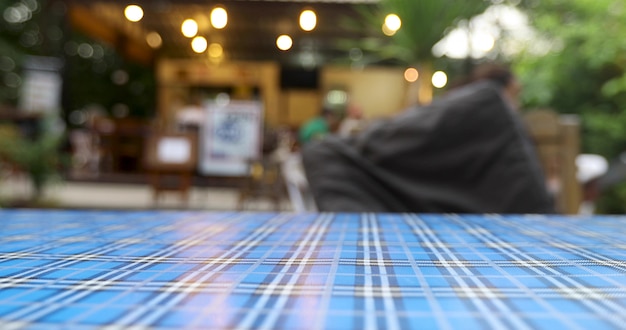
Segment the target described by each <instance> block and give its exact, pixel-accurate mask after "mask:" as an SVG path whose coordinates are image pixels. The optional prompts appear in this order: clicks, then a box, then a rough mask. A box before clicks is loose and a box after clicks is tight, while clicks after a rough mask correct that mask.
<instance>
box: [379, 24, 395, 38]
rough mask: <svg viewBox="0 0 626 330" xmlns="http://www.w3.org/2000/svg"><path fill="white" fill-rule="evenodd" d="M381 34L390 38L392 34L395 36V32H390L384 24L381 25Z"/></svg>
mask: <svg viewBox="0 0 626 330" xmlns="http://www.w3.org/2000/svg"><path fill="white" fill-rule="evenodd" d="M382 30H383V33H384V34H385V35H386V36H388V37H391V36H393V35H394V34H396V32H397V31H394V30H391V29H390V28H389V27H387V25H386V24H384V23H383V27H382Z"/></svg>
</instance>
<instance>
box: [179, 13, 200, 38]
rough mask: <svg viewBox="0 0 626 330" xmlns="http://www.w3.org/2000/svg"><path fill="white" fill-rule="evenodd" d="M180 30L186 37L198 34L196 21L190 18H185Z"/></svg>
mask: <svg viewBox="0 0 626 330" xmlns="http://www.w3.org/2000/svg"><path fill="white" fill-rule="evenodd" d="M180 31H181V32H182V33H183V35H184V36H185V37H187V38H193V37H195V36H196V34H198V23H196V21H194V20H193V19H191V18H188V19H186V20H185V21H184V22H183V25H181V26H180Z"/></svg>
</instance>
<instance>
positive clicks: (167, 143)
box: [157, 137, 191, 164]
mask: <svg viewBox="0 0 626 330" xmlns="http://www.w3.org/2000/svg"><path fill="white" fill-rule="evenodd" d="M157 158H158V159H159V160H160V161H161V162H163V163H169V164H184V163H185V162H188V161H189V159H190V158H191V145H190V144H189V140H187V139H185V138H179V137H164V138H162V139H161V140H160V141H159V144H158V146H157Z"/></svg>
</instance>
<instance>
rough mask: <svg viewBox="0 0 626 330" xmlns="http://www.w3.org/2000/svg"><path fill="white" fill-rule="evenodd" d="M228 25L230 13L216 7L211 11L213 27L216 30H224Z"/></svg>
mask: <svg viewBox="0 0 626 330" xmlns="http://www.w3.org/2000/svg"><path fill="white" fill-rule="evenodd" d="M226 24H228V13H227V12H226V9H224V8H222V7H215V8H213V10H212V11H211V26H213V27H214V28H216V29H218V30H219V29H223V28H224V27H226Z"/></svg>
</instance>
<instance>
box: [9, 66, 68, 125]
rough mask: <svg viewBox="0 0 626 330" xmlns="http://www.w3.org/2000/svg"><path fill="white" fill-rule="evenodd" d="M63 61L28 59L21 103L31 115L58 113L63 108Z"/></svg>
mask: <svg viewBox="0 0 626 330" xmlns="http://www.w3.org/2000/svg"><path fill="white" fill-rule="evenodd" d="M61 67H62V64H61V61H60V60H58V59H56V58H51V57H36V56H31V57H28V58H27V60H26V62H25V64H24V68H25V72H24V82H23V84H22V90H21V92H22V93H21V96H20V101H19V103H20V104H19V106H20V109H22V110H23V111H26V112H29V113H55V114H56V113H57V112H58V111H59V109H60V108H61V87H62V84H63V80H62V79H61V74H60V70H61Z"/></svg>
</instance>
